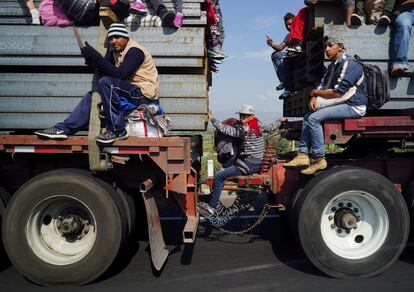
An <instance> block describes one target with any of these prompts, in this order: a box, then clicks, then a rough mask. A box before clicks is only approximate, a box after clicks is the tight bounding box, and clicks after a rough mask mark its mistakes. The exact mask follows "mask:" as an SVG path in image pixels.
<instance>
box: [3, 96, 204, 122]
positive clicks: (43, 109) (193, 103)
mask: <svg viewBox="0 0 414 292" xmlns="http://www.w3.org/2000/svg"><path fill="white" fill-rule="evenodd" d="M79 101H80V97H57V96H53V97H50V96H44V97H38V96H35V97H28V96H23V97H21V96H15V97H4V96H2V97H0V113H53V114H55V113H65V114H69V113H70V112H71V111H72V110H73V109H74V108H75V106H76V105H77V104H78V102H79ZM160 104H161V106H162V107H163V109H164V110H165V111H166V112H167V113H177V114H192V113H197V114H205V113H207V99H206V98H193V97H185V98H183V97H180V98H177V97H169V98H160ZM27 122H28V123H30V121H27Z"/></svg>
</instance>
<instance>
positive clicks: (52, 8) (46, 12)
mask: <svg viewBox="0 0 414 292" xmlns="http://www.w3.org/2000/svg"><path fill="white" fill-rule="evenodd" d="M39 12H40V17H41V18H42V22H43V24H44V25H48V26H55V25H57V26H69V25H72V24H73V21H72V20H70V19H69V18H68V17H67V16H66V14H65V12H63V10H62V9H61V8H60V7H59V5H58V4H57V3H55V1H54V0H43V1H42V2H41V3H40V5H39Z"/></svg>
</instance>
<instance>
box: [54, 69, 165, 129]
mask: <svg viewBox="0 0 414 292" xmlns="http://www.w3.org/2000/svg"><path fill="white" fill-rule="evenodd" d="M98 85H99V93H100V94H101V99H102V104H103V108H104V114H105V120H106V128H107V129H110V130H112V131H122V130H123V129H124V128H125V120H124V119H125V115H126V113H127V110H126V109H124V108H122V106H123V105H124V104H125V99H126V100H127V101H129V102H130V103H132V104H134V105H136V106H137V107H138V106H140V105H141V104H150V103H155V104H158V100H150V99H148V98H146V97H145V96H143V95H142V93H141V89H140V88H139V87H138V86H136V85H134V84H131V83H129V82H128V81H124V80H120V79H116V78H113V77H109V76H105V77H102V78H101V79H99V82H98ZM91 102H92V92H88V93H86V94H85V95H84V96H83V98H82V99H81V101H80V102H79V103H78V105H77V106H76V107H75V109H74V110H73V111H72V112H71V114H70V115H69V116H68V117H67V118H66V119H65V120H64V121H63V122H60V123H58V124H56V125H55V127H56V128H58V129H60V130H62V131H64V132H65V134H67V135H72V134H75V133H76V132H78V131H80V130H82V129H86V128H87V126H88V125H89V115H90V111H91Z"/></svg>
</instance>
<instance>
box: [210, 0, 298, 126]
mask: <svg viewBox="0 0 414 292" xmlns="http://www.w3.org/2000/svg"><path fill="white" fill-rule="evenodd" d="M219 1H220V4H221V9H222V13H223V19H224V28H225V34H226V38H225V42H224V46H223V50H224V51H225V52H226V54H227V55H229V58H227V59H225V60H224V63H223V64H221V65H218V66H219V68H220V72H218V73H213V86H212V87H211V88H210V92H209V95H210V107H211V109H212V111H213V113H216V114H217V116H222V115H223V112H226V113H227V112H228V114H229V116H231V115H233V114H234V112H235V110H237V108H238V107H239V106H240V105H241V104H251V105H253V106H254V107H255V108H256V111H257V113H258V115H260V113H263V114H264V113H265V115H266V116H269V114H270V113H271V115H272V116H274V117H275V118H278V117H281V116H282V112H283V103H282V101H281V100H279V99H278V96H279V95H280V94H281V92H277V91H276V90H275V87H276V86H277V85H278V84H279V81H278V79H277V77H276V74H275V72H274V69H273V65H272V62H271V58H270V55H271V53H272V51H273V49H272V48H270V47H269V46H267V45H266V35H270V36H271V37H272V38H273V40H274V42H275V43H277V44H279V43H280V42H281V41H282V40H283V38H284V37H285V35H286V34H287V31H286V29H285V26H284V23H283V16H284V15H285V14H286V13H287V12H291V13H293V14H296V13H297V11H298V10H299V9H300V8H301V7H303V6H304V3H303V0H286V1H281V0H256V1H251V0H250V1H249V0H237V1H235V0H219Z"/></svg>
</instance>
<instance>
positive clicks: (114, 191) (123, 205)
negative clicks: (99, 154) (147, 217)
mask: <svg viewBox="0 0 414 292" xmlns="http://www.w3.org/2000/svg"><path fill="white" fill-rule="evenodd" d="M64 170H65V171H69V172H74V173H79V174H81V175H85V176H88V177H90V178H92V179H94V180H96V181H97V182H98V183H100V184H101V185H102V186H103V187H104V188H105V189H106V190H107V191H108V192H109V193H110V194H111V195H112V197H113V199H114V200H115V201H116V202H117V204H118V205H119V207H120V209H121V211H122V212H121V213H122V214H123V216H124V219H125V220H126V221H127V237H126V238H125V241H127V240H128V239H130V238H131V237H132V236H133V234H134V232H135V226H136V216H137V215H136V212H137V211H136V207H135V202H134V199H133V198H132V196H131V195H130V194H128V193H126V192H125V191H123V190H122V189H121V188H119V187H114V186H113V185H111V184H110V183H109V182H108V181H107V180H106V179H105V178H104V177H98V176H95V175H93V174H92V173H91V172H89V171H86V170H82V169H75V168H69V169H64Z"/></svg>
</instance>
